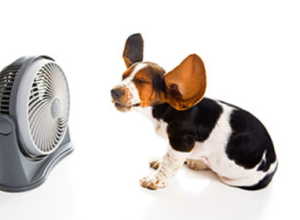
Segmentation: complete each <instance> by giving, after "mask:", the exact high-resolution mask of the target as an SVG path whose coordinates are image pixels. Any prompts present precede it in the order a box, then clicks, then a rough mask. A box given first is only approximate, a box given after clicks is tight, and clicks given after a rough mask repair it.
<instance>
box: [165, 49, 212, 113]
mask: <svg viewBox="0 0 300 220" xmlns="http://www.w3.org/2000/svg"><path fill="white" fill-rule="evenodd" d="M165 83H166V87H167V91H166V92H167V100H166V101H167V103H169V104H170V105H171V106H172V107H173V108H175V109H177V110H179V111H183V110H186V109H188V108H191V107H192V106H194V105H195V104H197V103H198V102H199V101H200V100H201V99H202V98H203V96H204V93H205V89H206V73H205V67H204V63H203V61H202V60H201V58H200V57H199V56H198V55H196V54H192V55H189V56H188V57H187V58H186V59H185V60H184V61H182V63H181V64H180V65H179V66H177V67H176V68H175V69H173V70H172V71H170V72H168V73H166V74H165Z"/></svg>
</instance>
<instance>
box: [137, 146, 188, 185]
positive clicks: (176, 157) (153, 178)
mask: <svg viewBox="0 0 300 220" xmlns="http://www.w3.org/2000/svg"><path fill="white" fill-rule="evenodd" d="M189 154H190V153H184V152H179V151H175V150H173V149H172V148H171V147H169V148H168V152H167V153H166V155H165V156H164V157H163V159H162V161H161V164H160V167H159V168H158V170H157V171H155V172H154V173H153V174H151V175H150V176H147V177H145V178H143V179H142V180H141V184H142V185H143V186H145V187H150V188H163V187H165V186H166V184H167V182H168V180H169V178H171V177H172V176H174V175H175V174H176V172H177V171H178V170H179V168H180V167H181V166H182V165H183V163H184V162H185V161H186V159H187V157H188V155H189Z"/></svg>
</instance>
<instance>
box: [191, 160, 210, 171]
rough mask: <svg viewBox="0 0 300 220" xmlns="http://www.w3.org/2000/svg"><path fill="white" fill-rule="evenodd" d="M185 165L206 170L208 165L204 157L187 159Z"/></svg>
mask: <svg viewBox="0 0 300 220" xmlns="http://www.w3.org/2000/svg"><path fill="white" fill-rule="evenodd" d="M186 165H187V166H188V167H189V168H190V169H192V170H208V169H209V166H208V165H207V162H206V160H205V159H197V160H195V159H187V161H186Z"/></svg>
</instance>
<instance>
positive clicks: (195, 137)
mask: <svg viewBox="0 0 300 220" xmlns="http://www.w3.org/2000/svg"><path fill="white" fill-rule="evenodd" d="M152 113H153V117H154V118H156V119H158V120H163V121H164V122H166V123H167V124H168V127H167V133H168V135H169V141H170V144H171V146H172V148H173V149H174V150H177V151H182V152H189V151H191V150H192V149H193V147H194V145H195V142H204V141H205V140H206V139H207V138H208V136H209V134H210V133H211V131H212V130H213V128H214V127H215V124H216V122H217V120H218V119H219V117H220V115H221V113H222V107H221V106H220V105H219V104H217V103H216V102H215V101H213V100H210V99H207V98H204V99H202V101H201V102H199V103H198V104H197V105H195V106H193V107H192V108H190V109H188V110H186V111H177V110H176V109H174V108H172V107H171V106H170V105H169V104H163V105H157V106H154V107H153V112H152Z"/></svg>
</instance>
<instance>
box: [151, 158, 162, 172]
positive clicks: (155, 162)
mask: <svg viewBox="0 0 300 220" xmlns="http://www.w3.org/2000/svg"><path fill="white" fill-rule="evenodd" d="M160 164H161V159H160V158H153V159H151V160H150V161H149V165H150V167H151V168H153V169H155V170H157V169H158V168H159V167H160Z"/></svg>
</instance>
